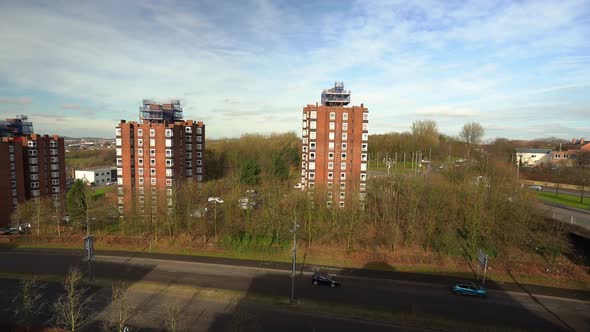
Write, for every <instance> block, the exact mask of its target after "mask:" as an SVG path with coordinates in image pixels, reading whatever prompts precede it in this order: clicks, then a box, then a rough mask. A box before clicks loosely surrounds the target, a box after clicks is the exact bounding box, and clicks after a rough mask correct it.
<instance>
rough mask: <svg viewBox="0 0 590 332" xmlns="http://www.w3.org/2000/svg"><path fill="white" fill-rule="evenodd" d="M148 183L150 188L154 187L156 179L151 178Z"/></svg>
mask: <svg viewBox="0 0 590 332" xmlns="http://www.w3.org/2000/svg"><path fill="white" fill-rule="evenodd" d="M150 183H151V184H152V186H153V185H155V184H156V178H151V179H150Z"/></svg>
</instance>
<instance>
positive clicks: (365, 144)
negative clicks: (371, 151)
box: [361, 143, 369, 151]
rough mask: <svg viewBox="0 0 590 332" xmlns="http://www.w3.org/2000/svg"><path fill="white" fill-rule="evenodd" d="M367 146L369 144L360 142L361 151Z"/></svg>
mask: <svg viewBox="0 0 590 332" xmlns="http://www.w3.org/2000/svg"><path fill="white" fill-rule="evenodd" d="M368 146H369V145H368V144H367V143H363V144H361V151H367V148H368Z"/></svg>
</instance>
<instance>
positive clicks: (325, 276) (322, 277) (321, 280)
mask: <svg viewBox="0 0 590 332" xmlns="http://www.w3.org/2000/svg"><path fill="white" fill-rule="evenodd" d="M311 283H312V284H314V285H328V286H330V287H336V286H340V285H341V283H340V281H338V280H336V275H334V274H329V273H323V272H315V273H314V274H313V275H312V276H311Z"/></svg>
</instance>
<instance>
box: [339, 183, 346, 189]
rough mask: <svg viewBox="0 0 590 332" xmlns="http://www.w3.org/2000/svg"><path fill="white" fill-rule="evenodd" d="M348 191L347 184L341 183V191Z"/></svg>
mask: <svg viewBox="0 0 590 332" xmlns="http://www.w3.org/2000/svg"><path fill="white" fill-rule="evenodd" d="M344 189H346V182H342V183H340V190H344Z"/></svg>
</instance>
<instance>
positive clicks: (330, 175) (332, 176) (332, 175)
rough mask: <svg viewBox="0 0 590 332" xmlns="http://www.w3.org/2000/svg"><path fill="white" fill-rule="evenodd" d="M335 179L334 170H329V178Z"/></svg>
mask: <svg viewBox="0 0 590 332" xmlns="http://www.w3.org/2000/svg"><path fill="white" fill-rule="evenodd" d="M333 179H334V172H328V180H333Z"/></svg>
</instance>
